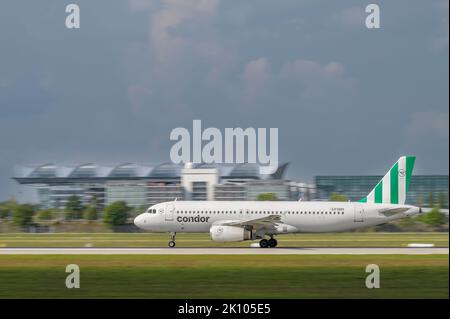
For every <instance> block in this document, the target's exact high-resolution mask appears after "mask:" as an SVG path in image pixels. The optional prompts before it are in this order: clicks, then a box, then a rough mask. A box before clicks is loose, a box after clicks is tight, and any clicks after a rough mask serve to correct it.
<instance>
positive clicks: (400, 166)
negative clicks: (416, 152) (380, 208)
mask: <svg viewBox="0 0 450 319" xmlns="http://www.w3.org/2000/svg"><path fill="white" fill-rule="evenodd" d="M415 161H416V157H415V156H402V157H400V158H399V159H398V161H397V162H396V163H395V164H394V166H392V168H391V169H390V170H389V172H387V174H386V175H384V177H383V179H382V180H381V181H379V182H378V184H377V186H375V188H374V189H372V191H371V192H370V193H369V195H367V196H366V197H364V198H362V199H361V200H359V202H361V203H377V204H402V205H403V204H405V201H406V193H407V192H408V188H409V182H410V180H411V176H412V171H413V169H414V163H415Z"/></svg>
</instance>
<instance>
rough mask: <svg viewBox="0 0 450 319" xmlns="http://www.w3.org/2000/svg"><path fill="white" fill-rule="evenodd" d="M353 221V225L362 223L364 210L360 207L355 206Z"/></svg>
mask: <svg viewBox="0 0 450 319" xmlns="http://www.w3.org/2000/svg"><path fill="white" fill-rule="evenodd" d="M353 221H354V222H355V223H361V222H364V209H363V208H362V206H361V205H355V217H354V220H353Z"/></svg>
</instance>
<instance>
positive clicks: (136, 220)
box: [134, 214, 144, 228]
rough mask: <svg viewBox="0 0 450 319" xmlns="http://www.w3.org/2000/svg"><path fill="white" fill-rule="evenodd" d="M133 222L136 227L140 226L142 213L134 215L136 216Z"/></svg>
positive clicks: (142, 222)
mask: <svg viewBox="0 0 450 319" xmlns="http://www.w3.org/2000/svg"><path fill="white" fill-rule="evenodd" d="M134 224H135V225H136V226H137V227H139V228H142V226H143V224H144V214H140V215H138V216H136V218H135V219H134Z"/></svg>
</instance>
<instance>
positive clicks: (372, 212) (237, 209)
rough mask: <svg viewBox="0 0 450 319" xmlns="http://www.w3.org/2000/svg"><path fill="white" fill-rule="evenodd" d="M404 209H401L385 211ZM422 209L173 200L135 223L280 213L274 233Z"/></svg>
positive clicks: (209, 222)
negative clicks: (389, 212)
mask: <svg viewBox="0 0 450 319" xmlns="http://www.w3.org/2000/svg"><path fill="white" fill-rule="evenodd" d="M394 209H400V210H401V212H398V213H393V214H385V213H383V212H386V211H389V210H391V211H392V210H394ZM417 213H419V208H418V207H415V206H409V205H397V204H367V203H358V202H302V201H298V202H293V201H290V202H285V201H270V202H269V201H173V202H165V203H160V204H157V205H154V206H151V207H150V208H149V209H148V210H147V211H146V212H145V213H143V214H140V215H139V216H138V217H136V219H135V224H136V225H137V226H138V227H139V228H142V229H144V230H148V231H151V232H196V233H197V232H209V231H210V228H211V226H213V224H214V223H221V222H224V221H246V220H255V219H258V218H264V217H267V216H273V215H280V216H281V218H280V223H278V224H277V225H276V227H275V231H274V230H273V229H272V231H271V232H272V233H273V234H282V233H298V232H340V231H347V230H353V229H356V228H363V227H369V226H374V225H379V224H383V223H386V222H389V221H392V220H396V219H399V218H403V217H406V216H411V215H414V214H417Z"/></svg>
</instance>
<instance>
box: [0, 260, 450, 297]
mask: <svg viewBox="0 0 450 319" xmlns="http://www.w3.org/2000/svg"><path fill="white" fill-rule="evenodd" d="M72 263H75V264H78V265H79V266H80V269H81V288H80V289H67V288H66V287H65V278H66V276H67V275H68V274H67V273H65V267H66V265H68V264H72ZM372 263H375V264H378V265H379V266H380V269H381V288H380V289H367V288H366V287H365V278H366V276H367V273H365V267H366V265H368V264H372ZM448 279H449V278H448V255H417V256H413V255H362V256H361V255H357V256H356V255H355V256H349V255H346V256H330V255H314V256H311V255H308V256H305V255H276V256H275V255H271V256H261V255H252V256H236V255H202V256H192V255H127V256H124V255H101V256H96V255H77V256H69V255H40V256H29V255H28V256H27V255H0V298H448V297H449V290H448V289H449V287H448V283H449V281H448Z"/></svg>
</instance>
